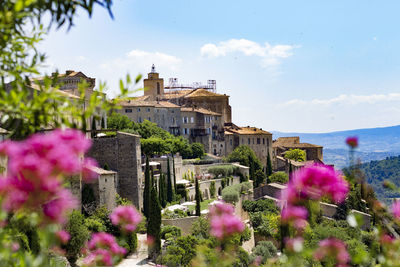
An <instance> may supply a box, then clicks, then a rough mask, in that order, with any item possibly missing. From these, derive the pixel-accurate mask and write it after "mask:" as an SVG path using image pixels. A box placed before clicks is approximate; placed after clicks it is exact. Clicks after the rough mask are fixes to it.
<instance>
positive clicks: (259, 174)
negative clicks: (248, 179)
mask: <svg viewBox="0 0 400 267" xmlns="http://www.w3.org/2000/svg"><path fill="white" fill-rule="evenodd" d="M266 180H267V176H266V175H265V173H264V172H263V171H262V170H257V171H256V173H255V174H254V187H258V186H260V184H262V183H264V182H265V181H266Z"/></svg>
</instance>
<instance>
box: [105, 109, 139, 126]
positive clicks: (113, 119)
mask: <svg viewBox="0 0 400 267" xmlns="http://www.w3.org/2000/svg"><path fill="white" fill-rule="evenodd" d="M133 125H134V123H133V122H132V121H131V120H130V119H129V118H128V116H126V115H122V114H119V113H116V112H114V113H112V114H111V115H110V116H108V117H107V127H108V128H109V129H115V130H123V129H133Z"/></svg>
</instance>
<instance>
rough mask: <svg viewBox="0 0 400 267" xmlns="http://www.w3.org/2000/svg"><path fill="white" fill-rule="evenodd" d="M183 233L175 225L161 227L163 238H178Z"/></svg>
mask: <svg viewBox="0 0 400 267" xmlns="http://www.w3.org/2000/svg"><path fill="white" fill-rule="evenodd" d="M181 235H182V230H181V228H179V227H176V226H173V225H165V226H163V227H162V228H161V233H160V236H161V238H162V239H169V238H173V239H175V238H177V237H180V236H181Z"/></svg>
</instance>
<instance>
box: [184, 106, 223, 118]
mask: <svg viewBox="0 0 400 267" xmlns="http://www.w3.org/2000/svg"><path fill="white" fill-rule="evenodd" d="M181 111H183V112H198V113H202V114H205V115H212V116H221V114H220V113H217V112H214V111H211V110H208V109H205V108H192V107H181Z"/></svg>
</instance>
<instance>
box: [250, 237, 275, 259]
mask: <svg viewBox="0 0 400 267" xmlns="http://www.w3.org/2000/svg"><path fill="white" fill-rule="evenodd" d="M251 252H252V253H251V255H250V262H253V261H254V260H255V259H256V258H257V257H261V262H260V263H261V264H265V263H266V262H267V260H268V259H270V258H273V257H275V256H276V254H277V252H278V250H277V249H276V247H275V246H274V244H273V243H272V242H271V241H260V242H258V244H257V246H255V247H254V248H253V249H252V251H251Z"/></svg>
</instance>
